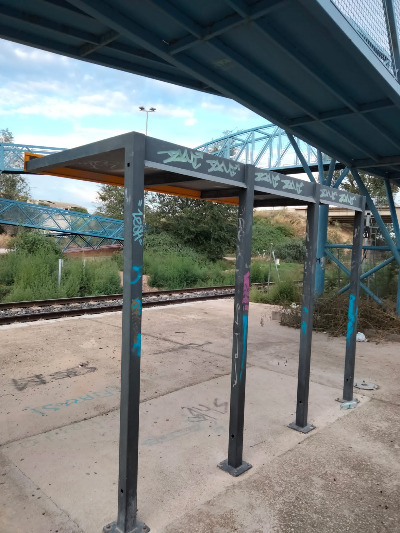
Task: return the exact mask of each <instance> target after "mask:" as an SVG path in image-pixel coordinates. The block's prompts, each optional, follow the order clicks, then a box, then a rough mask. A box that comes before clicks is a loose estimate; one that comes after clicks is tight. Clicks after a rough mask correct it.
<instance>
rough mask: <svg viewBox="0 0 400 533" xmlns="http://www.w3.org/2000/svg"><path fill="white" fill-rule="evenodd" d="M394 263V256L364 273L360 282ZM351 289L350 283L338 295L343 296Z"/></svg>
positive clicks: (363, 247) (363, 248)
mask: <svg viewBox="0 0 400 533" xmlns="http://www.w3.org/2000/svg"><path fill="white" fill-rule="evenodd" d="M351 248H353V247H351ZM361 248H362V250H365V246H362V247H361ZM370 249H374V247H373V246H371V247H370ZM392 261H394V257H393V256H392V257H389V259H386V260H385V261H383V263H380V264H379V265H376V266H375V267H374V268H371V270H368V272H364V274H362V275H361V276H360V281H361V280H362V279H365V278H368V277H369V276H372V274H375V272H378V271H379V270H381V269H382V268H384V267H385V266H387V265H389V264H390V263H391V262H392ZM349 289H350V283H348V284H347V285H345V286H344V287H342V288H341V289H340V291H339V292H338V294H343V293H344V292H346V291H347V290H349Z"/></svg>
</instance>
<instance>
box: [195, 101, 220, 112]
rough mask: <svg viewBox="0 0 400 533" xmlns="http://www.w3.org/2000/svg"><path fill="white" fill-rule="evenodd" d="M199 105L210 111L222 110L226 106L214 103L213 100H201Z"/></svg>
mask: <svg viewBox="0 0 400 533" xmlns="http://www.w3.org/2000/svg"><path fill="white" fill-rule="evenodd" d="M200 106H201V107H202V108H203V109H210V110H211V111H224V110H225V109H226V106H225V105H223V104H216V103H214V102H209V101H205V102H201V104H200Z"/></svg>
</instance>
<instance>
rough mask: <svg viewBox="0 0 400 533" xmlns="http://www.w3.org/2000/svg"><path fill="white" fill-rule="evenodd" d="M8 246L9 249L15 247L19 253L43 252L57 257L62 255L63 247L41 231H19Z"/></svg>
mask: <svg viewBox="0 0 400 533" xmlns="http://www.w3.org/2000/svg"><path fill="white" fill-rule="evenodd" d="M8 248H9V250H13V249H15V250H16V252H18V253H24V252H25V253H27V254H37V253H41V252H43V254H50V255H54V256H55V257H61V256H62V252H61V248H60V247H59V246H58V245H57V244H56V243H55V241H54V240H53V239H52V238H51V237H46V235H44V234H43V233H40V232H39V231H21V232H19V233H18V234H17V235H16V236H15V237H14V238H13V239H11V240H10V242H9V245H8Z"/></svg>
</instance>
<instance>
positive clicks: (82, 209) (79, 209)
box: [69, 205, 88, 214]
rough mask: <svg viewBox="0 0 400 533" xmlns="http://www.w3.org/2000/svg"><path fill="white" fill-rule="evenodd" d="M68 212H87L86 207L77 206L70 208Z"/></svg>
mask: <svg viewBox="0 0 400 533" xmlns="http://www.w3.org/2000/svg"><path fill="white" fill-rule="evenodd" d="M69 210H70V211H76V212H77V213H86V214H88V210H87V209H86V207H80V206H79V205H77V206H73V207H70V209H69Z"/></svg>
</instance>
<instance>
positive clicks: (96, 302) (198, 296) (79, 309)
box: [0, 284, 261, 325]
mask: <svg viewBox="0 0 400 533" xmlns="http://www.w3.org/2000/svg"><path fill="white" fill-rule="evenodd" d="M255 285H261V284H255ZM234 292H235V287H234V286H233V285H225V286H221V287H201V288H189V289H180V290H172V291H168V290H167V291H165V290H164V291H154V292H144V293H143V301H142V306H143V307H158V306H161V305H171V304H178V303H185V302H199V301H204V300H210V299H212V298H231V297H232V296H233V295H234ZM121 310H122V294H110V295H105V296H82V297H75V298H60V299H54V300H35V301H31V302H11V303H0V325H4V324H14V323H17V322H31V321H36V320H50V319H55V318H63V317H66V316H80V315H86V314H98V313H104V312H110V311H121Z"/></svg>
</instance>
